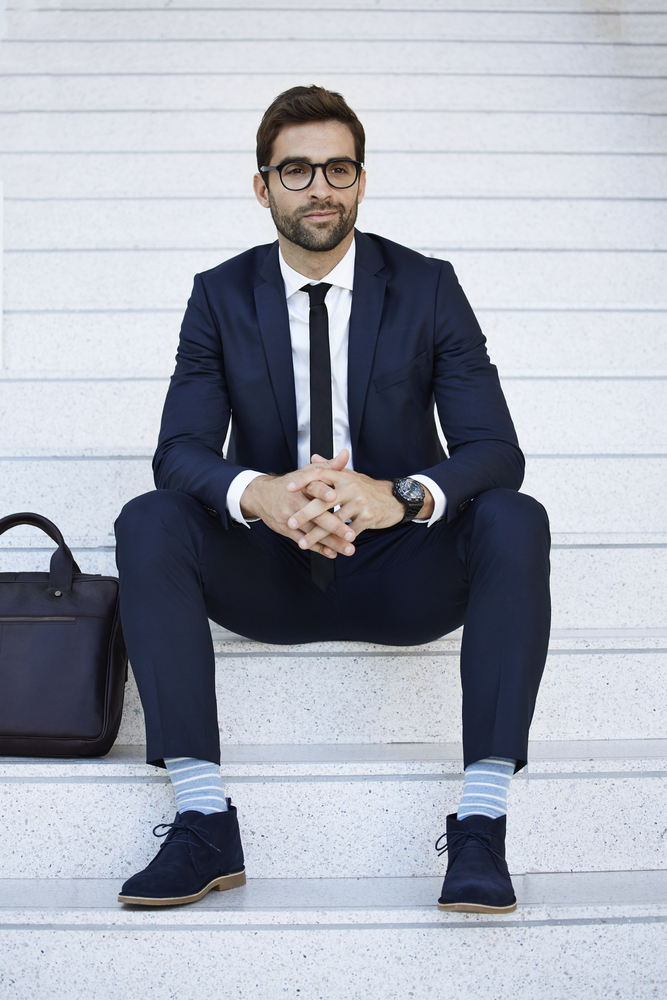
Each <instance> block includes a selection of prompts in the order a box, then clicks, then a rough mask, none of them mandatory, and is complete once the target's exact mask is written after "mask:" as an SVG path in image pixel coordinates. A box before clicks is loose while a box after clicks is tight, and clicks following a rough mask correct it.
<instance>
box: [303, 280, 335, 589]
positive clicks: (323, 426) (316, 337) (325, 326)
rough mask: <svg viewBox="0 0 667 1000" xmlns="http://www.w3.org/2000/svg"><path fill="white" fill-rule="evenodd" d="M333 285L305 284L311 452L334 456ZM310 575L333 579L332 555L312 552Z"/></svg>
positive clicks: (323, 585) (323, 583) (323, 581)
mask: <svg viewBox="0 0 667 1000" xmlns="http://www.w3.org/2000/svg"><path fill="white" fill-rule="evenodd" d="M330 288H331V285H327V284H319V285H304V286H303V288H302V289H301V291H302V292H308V295H309V296H310V454H311V455H315V454H317V455H321V456H322V457H323V458H333V405H332V401H331V351H330V350H329V314H328V312H327V307H326V305H325V304H324V298H325V296H326V294H327V292H328V291H329V289H330ZM310 578H311V580H312V581H313V583H314V584H315V585H316V586H318V587H319V588H320V590H322V591H325V590H326V589H327V587H329V586H331V584H332V583H333V581H334V564H333V559H327V558H326V556H322V555H320V554H319V553H318V552H311V553H310Z"/></svg>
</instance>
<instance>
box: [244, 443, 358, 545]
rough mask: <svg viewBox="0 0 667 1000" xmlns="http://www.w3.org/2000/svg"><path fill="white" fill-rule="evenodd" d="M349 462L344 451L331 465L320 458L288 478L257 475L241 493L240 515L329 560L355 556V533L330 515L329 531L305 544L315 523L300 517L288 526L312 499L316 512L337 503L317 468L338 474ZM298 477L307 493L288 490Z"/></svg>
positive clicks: (320, 531) (334, 492)
mask: <svg viewBox="0 0 667 1000" xmlns="http://www.w3.org/2000/svg"><path fill="white" fill-rule="evenodd" d="M348 460H349V453H348V452H347V451H345V450H343V451H342V452H341V453H340V455H337V456H336V458H334V459H331V461H330V462H325V460H324V459H322V463H321V465H318V466H317V467H315V466H312V465H307V466H305V467H304V468H303V469H299V470H298V471H297V472H291V473H289V475H287V476H258V477H257V478H256V479H253V481H252V482H251V483H250V484H249V485H248V486H247V487H246V489H245V490H244V491H243V496H242V497H241V513H242V514H243V516H244V517H259V518H261V520H262V521H264V523H265V524H266V525H267V526H268V527H269V528H271V530H272V531H276V532H277V533H278V534H279V535H286V536H287V538H292V539H293V540H294V541H295V542H297V543H298V544H299V545H300V546H301V548H304V549H311V550H312V551H313V552H320V553H321V554H322V555H324V556H327V557H328V558H329V559H335V558H336V555H337V554H338V553H341V554H342V555H346V556H351V555H353V553H354V545H351V544H350V543H351V542H353V541H354V538H355V533H354V530H352V529H351V528H350V527H349V526H348V525H346V524H345V523H344V521H341V520H340V518H337V517H335V516H334V515H333V514H331V515H329V517H331V518H332V520H331V521H330V522H329V524H330V527H329V529H328V530H322V529H321V528H320V529H319V530H318V536H317V538H313V539H310V540H309V542H308V543H306V544H304V543H303V539H304V538H305V536H306V534H307V532H308V531H312V530H314V529H315V528H316V527H317V526H316V525H315V523H314V522H313V523H311V522H310V521H309V519H308V518H307V517H306V518H304V517H301V518H300V519H299V520H300V523H299V525H298V526H297V527H292V525H291V520H292V517H293V515H295V514H298V513H299V512H300V511H301V510H302V509H303V508H304V507H306V506H307V505H309V504H311V503H312V502H313V499H314V498H316V499H317V502H318V504H319V505H320V506H319V508H318V511H319V510H324V511H326V510H328V508H330V507H333V506H334V505H335V504H336V503H338V502H339V501H338V500H337V497H336V491H335V490H334V489H332V487H331V485H330V484H329V483H326V482H322V481H321V480H320V479H319V477H318V469H320V468H322V469H326V471H327V473H332V472H338V471H340V470H342V469H344V468H345V465H346V464H347V462H348ZM297 476H303V477H304V482H306V483H307V484H308V492H307V493H302V492H300V491H299V490H298V489H292V488H290V484H291V483H293V482H294V480H295V477H297Z"/></svg>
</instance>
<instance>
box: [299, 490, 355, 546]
mask: <svg viewBox="0 0 667 1000" xmlns="http://www.w3.org/2000/svg"><path fill="white" fill-rule="evenodd" d="M311 521H316V522H317V524H318V525H319V526H320V527H321V528H326V530H327V531H329V532H331V534H332V535H338V536H339V537H340V538H342V539H344V540H345V541H347V542H353V541H354V532H353V531H352V530H351V529H350V528H348V526H347V525H346V524H345V521H343V520H341V519H340V517H338V515H337V514H332V513H331V512H330V511H329V510H328V508H327V505H326V503H324V502H323V501H322V500H312V501H311V502H310V503H309V504H306V506H305V507H303V508H302V509H301V510H299V511H297V512H296V514H293V515H292V517H290V519H289V521H288V522H287V527H288V528H292V530H295V529H297V528H298V529H300V530H301V531H303V532H307V531H308V530H309V527H307V526H306V525H307V524H308V522H311Z"/></svg>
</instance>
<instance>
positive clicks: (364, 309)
mask: <svg viewBox="0 0 667 1000" xmlns="http://www.w3.org/2000/svg"><path fill="white" fill-rule="evenodd" d="M355 239H356V244H357V245H356V258H355V266H354V291H353V293H352V312H351V313H350V340H349V346H348V354H347V405H348V411H349V420H350V439H351V443H352V454H353V455H354V452H355V450H356V447H357V444H358V442H359V431H360V429H361V417H362V414H363V411H364V403H365V400H366V393H367V391H368V382H369V379H370V375H371V368H372V367H373V358H374V357H375V344H376V342H377V337H378V332H379V330H380V320H381V318H382V308H383V305H384V294H385V289H386V286H387V280H386V278H383V277H381V276H380V275H379V274H378V273H377V272H378V271H380V270H381V269H382V268H383V267H384V258H383V257H382V254H381V253H380V250H379V248H378V246H377V244H376V243H375V242H374V241H373V240H372V239H371V238H370V237H369V236H366V234H365V233H360V232H358V231H357V232H356V233H355Z"/></svg>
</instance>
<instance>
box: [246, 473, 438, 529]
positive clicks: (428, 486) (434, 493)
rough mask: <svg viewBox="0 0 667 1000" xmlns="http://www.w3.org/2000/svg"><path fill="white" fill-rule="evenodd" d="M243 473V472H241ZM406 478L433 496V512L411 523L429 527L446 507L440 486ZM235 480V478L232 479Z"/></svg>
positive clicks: (419, 479)
mask: <svg viewBox="0 0 667 1000" xmlns="http://www.w3.org/2000/svg"><path fill="white" fill-rule="evenodd" d="M241 475H243V473H241ZM408 479H414V480H416V482H418V483H421V484H422V486H425V487H426V489H427V490H428V491H429V492H430V494H431V496H432V497H433V513H432V514H431V516H430V517H429V519H428V520H426V518H414V520H413V522H412V523H413V524H425V525H426V526H427V528H430V527H431V525H432V524H435V522H436V521H439V520H440V518H441V517H443V516H444V513H445V509H446V507H447V497H446V496H445V494H444V493H443V492H442V490H441V489H440V487H439V486H438V484H437V483H436V482H434V481H433V480H432V479H429V477H428V476H408ZM234 482H236V480H234ZM232 485H233V484H232Z"/></svg>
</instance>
